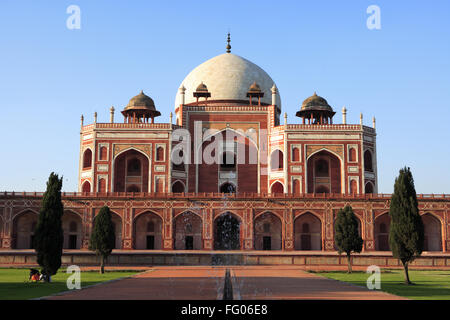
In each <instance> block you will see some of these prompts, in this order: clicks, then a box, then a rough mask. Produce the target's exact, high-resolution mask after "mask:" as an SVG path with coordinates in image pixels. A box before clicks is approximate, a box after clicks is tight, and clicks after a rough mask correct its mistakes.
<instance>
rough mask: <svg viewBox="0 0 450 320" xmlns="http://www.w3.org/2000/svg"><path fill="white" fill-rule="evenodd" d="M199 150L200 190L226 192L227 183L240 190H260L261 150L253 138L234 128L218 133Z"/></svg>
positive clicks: (205, 141) (213, 134)
mask: <svg viewBox="0 0 450 320" xmlns="http://www.w3.org/2000/svg"><path fill="white" fill-rule="evenodd" d="M195 152H196V154H197V156H198V157H199V159H201V162H200V163H199V164H198V165H197V166H196V170H197V172H198V180H199V181H202V183H200V184H199V185H198V192H222V191H220V190H221V186H222V185H223V184H224V183H227V182H228V183H231V184H233V186H234V189H235V190H237V189H239V192H258V149H257V147H256V144H255V143H254V141H253V140H251V139H249V137H247V136H245V135H243V134H241V133H239V132H237V131H234V130H232V129H226V130H223V131H219V132H214V133H211V135H207V136H206V137H205V139H204V140H203V142H202V145H201V146H200V147H199V148H198V149H197V150H195ZM233 192H235V191H233ZM227 193H228V192H227Z"/></svg>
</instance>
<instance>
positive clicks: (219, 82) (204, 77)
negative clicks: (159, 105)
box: [175, 43, 281, 109]
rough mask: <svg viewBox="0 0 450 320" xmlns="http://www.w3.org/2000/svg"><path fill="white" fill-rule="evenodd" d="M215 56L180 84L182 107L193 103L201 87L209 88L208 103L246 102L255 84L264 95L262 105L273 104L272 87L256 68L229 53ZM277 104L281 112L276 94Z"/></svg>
mask: <svg viewBox="0 0 450 320" xmlns="http://www.w3.org/2000/svg"><path fill="white" fill-rule="evenodd" d="M230 49H231V47H230V46H229V43H228V46H227V52H226V53H224V54H221V55H218V56H216V57H214V58H212V59H209V60H207V61H206V62H204V63H202V64H201V65H199V66H198V67H196V68H195V69H194V70H192V71H191V72H190V73H189V74H188V75H187V77H186V78H185V79H184V80H183V81H182V82H181V84H180V88H183V86H184V88H185V104H189V103H192V102H196V101H197V98H195V97H194V92H196V90H197V87H198V86H199V85H200V84H201V83H203V84H204V85H206V86H207V87H208V91H209V93H210V94H211V96H210V97H209V98H208V101H211V100H244V101H248V98H247V92H248V91H249V88H250V86H251V85H252V84H253V83H255V82H256V83H257V84H258V86H259V87H260V89H261V92H263V93H264V96H263V97H261V103H266V104H272V92H271V88H272V87H273V85H274V84H275V82H274V81H273V80H272V78H271V77H270V76H269V75H268V74H267V73H266V72H265V71H264V70H263V69H261V68H260V67H259V66H257V65H256V64H254V63H253V62H251V61H248V60H247V59H244V58H242V57H240V56H238V55H235V54H233V53H231V52H229V51H230ZM180 91H182V90H178V92H177V95H176V98H175V108H177V107H178V106H179V105H180V104H181V103H182V98H181V92H180ZM276 103H277V106H278V108H279V109H281V100H280V95H279V93H278V94H277V98H276Z"/></svg>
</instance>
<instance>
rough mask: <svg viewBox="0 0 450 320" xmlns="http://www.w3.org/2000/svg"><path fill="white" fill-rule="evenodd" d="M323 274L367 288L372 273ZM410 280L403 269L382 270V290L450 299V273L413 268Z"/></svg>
mask: <svg viewBox="0 0 450 320" xmlns="http://www.w3.org/2000/svg"><path fill="white" fill-rule="evenodd" d="M419 272H422V273H419ZM327 273H328V274H339V277H335V276H331V277H330V276H327V275H326V274H327ZM323 275H324V276H326V277H329V278H333V279H336V280H339V281H343V282H348V283H352V284H355V285H358V286H361V287H365V288H367V279H368V278H369V277H370V274H368V273H365V272H360V271H357V272H353V273H352V274H347V273H346V272H324V273H323ZM341 275H342V276H341ZM386 278H388V279H386ZM393 278H394V279H393ZM410 280H411V282H412V283H413V285H405V284H404V275H403V271H401V273H399V272H396V271H390V270H383V271H382V272H381V291H384V292H388V293H391V294H394V295H398V296H402V297H407V298H410V299H420V300H422V299H423V300H428V299H429V300H450V281H449V278H448V273H446V272H439V271H432V272H430V271H417V270H411V271H410Z"/></svg>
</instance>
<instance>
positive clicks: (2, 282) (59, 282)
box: [0, 269, 136, 300]
mask: <svg viewBox="0 0 450 320" xmlns="http://www.w3.org/2000/svg"><path fill="white" fill-rule="evenodd" d="M133 274H136V272H125V271H124V272H122V271H111V272H108V271H106V272H105V273H104V274H103V275H101V274H99V273H98V271H83V272H81V279H80V280H81V288H85V287H87V286H91V285H94V284H98V283H102V282H107V281H110V280H115V279H119V278H123V277H128V276H131V275H133ZM0 275H1V277H0V300H26V299H33V298H39V297H45V296H48V295H52V294H55V293H59V292H63V291H68V290H69V289H68V288H67V278H68V277H70V276H71V274H67V273H66V272H65V270H64V269H62V270H60V271H59V272H58V273H57V274H56V275H55V276H53V277H52V282H50V283H46V282H42V281H39V282H31V281H28V276H29V269H2V270H0Z"/></svg>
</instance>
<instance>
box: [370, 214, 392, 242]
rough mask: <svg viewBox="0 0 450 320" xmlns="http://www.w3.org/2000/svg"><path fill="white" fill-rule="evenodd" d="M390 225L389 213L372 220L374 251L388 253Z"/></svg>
mask: <svg viewBox="0 0 450 320" xmlns="http://www.w3.org/2000/svg"><path fill="white" fill-rule="evenodd" d="M390 225H391V217H390V216H389V212H384V213H382V214H380V215H378V216H377V217H375V219H374V228H373V229H374V238H375V250H377V251H390V250H391V249H390V247H389V229H390Z"/></svg>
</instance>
